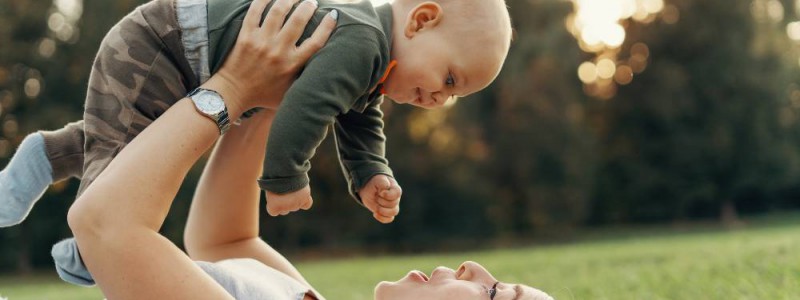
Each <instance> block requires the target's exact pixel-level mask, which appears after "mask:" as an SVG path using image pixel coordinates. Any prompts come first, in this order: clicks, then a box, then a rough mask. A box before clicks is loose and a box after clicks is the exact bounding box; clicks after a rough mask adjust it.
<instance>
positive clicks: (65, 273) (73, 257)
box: [50, 238, 94, 286]
mask: <svg viewBox="0 0 800 300" xmlns="http://www.w3.org/2000/svg"><path fill="white" fill-rule="evenodd" d="M50 255H52V256H53V261H54V262H55V263H56V272H57V273H58V276H59V277H61V279H62V280H64V281H66V282H69V283H72V284H76V285H82V286H93V285H94V278H92V274H90V273H89V270H88V269H86V265H84V264H83V260H82V259H81V253H80V252H78V244H76V243H75V238H68V239H66V240H63V241H60V242H58V244H55V245H53V249H52V250H50Z"/></svg>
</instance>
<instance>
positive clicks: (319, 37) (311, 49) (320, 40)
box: [294, 9, 339, 61]
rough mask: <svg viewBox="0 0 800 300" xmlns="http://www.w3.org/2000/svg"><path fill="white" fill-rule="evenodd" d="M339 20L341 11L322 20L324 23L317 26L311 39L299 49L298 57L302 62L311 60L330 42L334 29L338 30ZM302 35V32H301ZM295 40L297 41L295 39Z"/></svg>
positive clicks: (334, 11) (329, 14) (335, 11)
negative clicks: (337, 23) (337, 22)
mask: <svg viewBox="0 0 800 300" xmlns="http://www.w3.org/2000/svg"><path fill="white" fill-rule="evenodd" d="M338 18H339V11H337V10H335V9H334V10H332V11H331V12H329V13H328V15H326V16H325V18H323V19H322V22H321V23H320V24H319V26H317V29H316V30H314V33H313V34H311V37H309V38H308V39H306V40H305V41H303V43H302V44H300V47H297V55H298V56H299V58H300V61H306V60H308V59H309V58H311V56H312V55H314V53H317V51H318V50H319V49H322V47H323V46H325V43H326V42H327V41H328V38H329V37H330V36H331V32H333V29H335V28H336V21H337V20H338ZM301 34H302V32H301ZM294 40H297V38H295V39H294Z"/></svg>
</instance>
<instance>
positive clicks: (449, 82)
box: [444, 74, 456, 86]
mask: <svg viewBox="0 0 800 300" xmlns="http://www.w3.org/2000/svg"><path fill="white" fill-rule="evenodd" d="M444 83H445V84H447V86H454V85H455V84H456V80H455V79H453V74H447V79H445V80H444Z"/></svg>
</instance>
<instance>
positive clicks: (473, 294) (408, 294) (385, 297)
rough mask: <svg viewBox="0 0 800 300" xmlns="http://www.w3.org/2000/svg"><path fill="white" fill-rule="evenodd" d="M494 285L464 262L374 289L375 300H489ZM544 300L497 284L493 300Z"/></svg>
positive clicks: (516, 286)
mask: <svg viewBox="0 0 800 300" xmlns="http://www.w3.org/2000/svg"><path fill="white" fill-rule="evenodd" d="M495 283H497V279H495V278H494V276H492V274H491V273H489V271H487V270H486V269H485V268H484V267H483V266H481V265H480V264H478V263H476V262H471V261H468V262H464V263H463V264H461V266H460V267H459V268H458V270H453V269H450V268H445V267H438V268H436V269H434V270H433V272H431V275H430V277H428V276H427V275H425V273H422V272H420V271H411V272H409V273H408V274H407V275H406V276H405V277H403V278H401V279H400V280H398V281H395V282H388V281H384V282H381V283H379V284H378V286H376V287H375V300H406V299H407V300H433V299H458V300H462V299H463V300H473V299H474V300H489V299H492V298H491V295H490V290H491V289H492V286H494V285H495ZM523 299H525V300H529V299H530V300H533V299H535V300H545V299H552V298H550V296H548V295H547V294H545V293H544V292H542V291H539V290H537V289H534V288H531V287H528V286H525V285H519V284H508V283H503V282H500V283H498V284H497V286H496V293H495V295H494V298H493V300H523Z"/></svg>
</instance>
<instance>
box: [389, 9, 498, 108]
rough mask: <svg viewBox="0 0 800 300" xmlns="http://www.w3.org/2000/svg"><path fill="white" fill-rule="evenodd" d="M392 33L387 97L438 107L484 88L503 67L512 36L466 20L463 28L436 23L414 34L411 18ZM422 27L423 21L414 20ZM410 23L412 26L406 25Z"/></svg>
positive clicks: (398, 100) (425, 106) (459, 25)
mask: <svg viewBox="0 0 800 300" xmlns="http://www.w3.org/2000/svg"><path fill="white" fill-rule="evenodd" d="M410 19H411V20H410V21H409V22H408V23H405V27H403V29H404V30H400V31H396V32H395V35H394V36H395V37H394V40H393V46H392V59H394V60H396V61H397V66H395V67H394V69H392V71H391V72H390V73H389V76H388V77H387V79H386V81H385V82H384V85H383V90H384V91H385V93H386V96H388V97H389V98H391V99H392V100H394V101H395V102H397V103H404V104H411V105H414V106H419V107H423V108H429V109H430V108H437V107H441V106H442V105H444V104H445V103H446V102H447V100H448V99H449V98H450V97H453V96H458V97H463V96H467V95H469V94H472V93H475V92H477V91H480V90H482V89H484V88H486V86H488V85H489V84H490V83H491V82H492V81H493V80H494V79H495V78H496V77H497V74H498V73H499V72H500V68H501V67H502V66H503V61H505V58H506V55H507V54H508V47H509V43H510V38H509V36H508V35H507V34H498V33H497V32H498V30H488V29H489V28H485V27H486V26H476V25H474V23H481V24H484V23H487V22H468V21H467V20H465V18H452V17H451V19H450V20H451V22H456V21H453V20H454V19H456V20H461V19H464V20H465V21H464V22H463V23H462V24H458V23H455V24H447V25H444V24H445V23H444V22H440V23H437V25H435V26H428V27H424V25H420V26H419V27H420V28H422V29H419V30H414V29H409V28H415V27H414V26H413V24H414V23H413V22H414V18H413V17H412V18H410ZM417 22H419V23H420V24H424V21H417ZM409 24H412V25H409Z"/></svg>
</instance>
